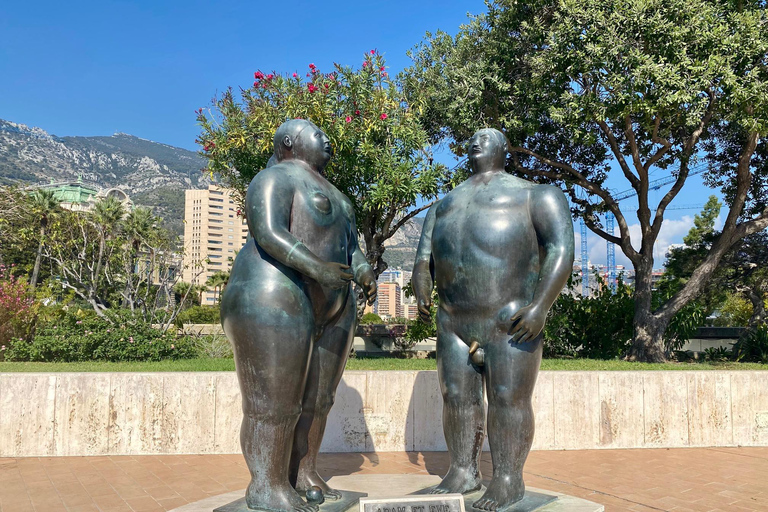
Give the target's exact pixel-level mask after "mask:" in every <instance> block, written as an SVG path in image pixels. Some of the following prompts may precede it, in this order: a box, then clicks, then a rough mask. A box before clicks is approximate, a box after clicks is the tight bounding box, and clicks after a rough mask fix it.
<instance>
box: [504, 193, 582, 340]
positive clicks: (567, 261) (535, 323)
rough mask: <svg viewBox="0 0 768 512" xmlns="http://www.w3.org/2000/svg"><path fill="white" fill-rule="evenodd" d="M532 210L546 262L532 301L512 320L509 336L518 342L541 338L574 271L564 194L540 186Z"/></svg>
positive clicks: (570, 225) (569, 221)
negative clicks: (549, 317) (539, 336)
mask: <svg viewBox="0 0 768 512" xmlns="http://www.w3.org/2000/svg"><path fill="white" fill-rule="evenodd" d="M530 208H531V209H532V212H531V213H532V214H531V219H533V227H534V229H535V230H536V237H537V238H538V241H539V246H541V247H543V249H544V260H543V261H542V264H541V270H540V271H539V280H538V282H537V284H536V291H535V292H534V295H533V301H532V302H531V303H530V304H529V305H527V306H525V307H523V308H520V309H519V310H518V311H517V313H515V314H514V315H512V318H510V321H511V324H512V327H511V328H510V330H509V334H510V335H512V339H513V340H515V342H517V343H525V342H526V341H530V340H532V339H533V338H535V337H536V336H538V335H539V333H540V332H541V330H542V329H543V328H544V322H545V321H546V319H547V313H548V312H549V308H551V307H552V304H554V302H555V299H557V296H558V295H559V294H560V292H561V291H562V289H563V286H565V283H566V282H567V281H568V277H569V276H570V275H571V272H573V221H572V220H571V212H570V209H569V208H568V201H567V200H566V199H565V195H564V194H563V192H562V191H561V190H560V189H558V188H556V187H553V186H549V185H539V186H537V187H535V188H534V189H533V191H532V197H531V202H530Z"/></svg>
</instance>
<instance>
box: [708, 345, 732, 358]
mask: <svg viewBox="0 0 768 512" xmlns="http://www.w3.org/2000/svg"><path fill="white" fill-rule="evenodd" d="M704 359H706V360H707V361H710V362H724V361H729V360H730V359H731V353H730V351H729V350H728V349H727V348H725V347H710V348H707V349H705V350H704Z"/></svg>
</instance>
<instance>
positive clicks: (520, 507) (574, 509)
mask: <svg viewBox="0 0 768 512" xmlns="http://www.w3.org/2000/svg"><path fill="white" fill-rule="evenodd" d="M439 483H440V477H438V476H436V475H360V474H357V475H343V476H335V477H333V478H331V479H330V480H328V485H330V486H331V487H333V488H334V489H340V490H344V491H351V492H354V493H364V494H367V495H368V497H369V498H389V497H393V498H394V497H396V496H406V495H409V494H416V493H419V494H422V493H424V492H426V491H425V489H427V488H429V487H432V486H435V485H437V484H439ZM243 492H244V491H235V492H230V493H227V494H222V495H220V496H214V497H211V498H206V499H204V500H201V501H198V502H195V503H190V504H189V505H184V506H183V507H179V508H176V509H174V510H173V511H171V512H211V511H212V510H214V509H216V508H217V507H222V506H224V505H227V504H230V503H231V502H233V501H236V500H238V499H239V498H242V497H243ZM350 495H351V493H350ZM481 495H482V491H477V492H475V493H472V494H468V495H467V496H465V498H464V503H465V509H466V511H467V512H478V511H477V510H476V509H473V508H472V503H474V502H475V501H476V500H477V499H478V498H479V497H480V496H481ZM329 503H333V502H329ZM337 503H338V502H337ZM323 506H325V505H323ZM348 507H349V508H347V510H349V511H350V512H357V501H355V502H354V503H352V504H350V505H348ZM222 510H223V509H222ZM243 510H247V509H243ZM322 510H323V509H321V511H322ZM603 510H605V507H603V505H600V504H598V503H594V502H592V501H587V500H583V499H581V498H576V497H574V496H568V495H565V494H560V493H556V492H551V491H545V490H542V489H534V488H531V487H528V488H527V489H526V493H525V498H523V500H522V501H520V502H518V503H516V504H515V505H514V506H513V507H511V508H510V509H508V510H507V511H505V512H533V511H536V512H602V511H603Z"/></svg>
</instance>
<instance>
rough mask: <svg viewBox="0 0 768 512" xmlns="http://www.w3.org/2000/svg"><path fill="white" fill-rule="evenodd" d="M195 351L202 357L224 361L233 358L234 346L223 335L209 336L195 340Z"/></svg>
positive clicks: (198, 337)
mask: <svg viewBox="0 0 768 512" xmlns="http://www.w3.org/2000/svg"><path fill="white" fill-rule="evenodd" d="M194 344H195V350H197V353H198V355H199V356H200V357H209V358H212V359H224V358H229V359H231V358H232V357H233V354H232V345H231V344H230V343H229V340H228V339H227V337H226V336H224V335H222V334H208V335H205V336H197V337H195V338H194Z"/></svg>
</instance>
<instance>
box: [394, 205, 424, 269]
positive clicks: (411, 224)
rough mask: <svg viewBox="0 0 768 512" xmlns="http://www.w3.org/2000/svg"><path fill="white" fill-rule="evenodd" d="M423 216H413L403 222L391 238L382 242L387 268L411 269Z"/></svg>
mask: <svg viewBox="0 0 768 512" xmlns="http://www.w3.org/2000/svg"><path fill="white" fill-rule="evenodd" d="M423 225H424V217H414V218H412V219H411V220H409V221H407V222H406V223H405V224H403V227H401V228H400V229H398V230H397V233H395V234H394V235H393V236H392V238H390V239H389V240H387V241H386V242H384V247H385V250H384V261H386V262H387V264H388V265H389V268H398V267H399V268H402V269H403V270H413V262H414V260H415V259H416V249H417V248H418V247H419V239H420V238H421V228H422V226H423Z"/></svg>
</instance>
